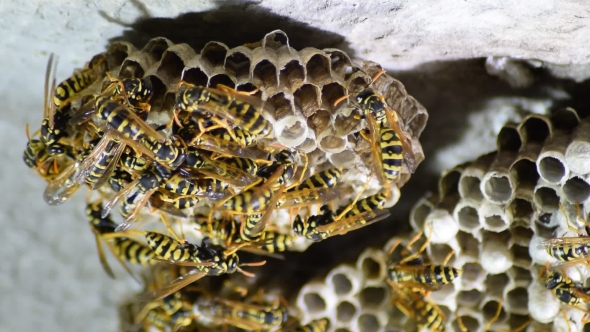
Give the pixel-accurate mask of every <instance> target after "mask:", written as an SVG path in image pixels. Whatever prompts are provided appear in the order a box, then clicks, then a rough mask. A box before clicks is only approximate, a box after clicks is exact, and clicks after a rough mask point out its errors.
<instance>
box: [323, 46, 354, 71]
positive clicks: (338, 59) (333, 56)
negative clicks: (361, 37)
mask: <svg viewBox="0 0 590 332" xmlns="http://www.w3.org/2000/svg"><path fill="white" fill-rule="evenodd" d="M326 53H328V55H330V62H331V67H332V72H333V74H335V75H340V76H343V75H344V73H345V72H346V69H347V68H350V66H351V64H350V58H349V57H348V55H347V54H346V53H344V52H342V51H339V50H331V51H327V52H326Z"/></svg>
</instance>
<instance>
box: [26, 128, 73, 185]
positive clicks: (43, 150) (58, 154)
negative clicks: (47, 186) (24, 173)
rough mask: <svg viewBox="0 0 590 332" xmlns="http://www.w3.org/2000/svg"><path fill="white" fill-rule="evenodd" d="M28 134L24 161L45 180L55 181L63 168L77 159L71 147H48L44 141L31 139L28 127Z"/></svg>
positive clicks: (58, 145)
mask: <svg viewBox="0 0 590 332" xmlns="http://www.w3.org/2000/svg"><path fill="white" fill-rule="evenodd" d="M26 133H27V138H28V142H27V146H26V148H25V151H24V153H23V161H24V162H25V164H26V165H27V167H29V168H34V169H35V171H36V172H37V173H38V174H39V175H40V176H41V177H42V178H43V179H44V180H46V181H51V180H53V179H54V178H55V177H56V176H58V175H59V172H60V168H61V167H62V166H67V164H68V163H69V162H70V161H73V160H75V159H76V153H75V151H74V149H72V148H71V147H70V146H67V145H63V144H53V145H52V146H50V147H48V146H46V145H45V143H43V141H41V140H38V139H34V138H33V139H32V138H31V137H30V135H29V130H28V126H27V129H26Z"/></svg>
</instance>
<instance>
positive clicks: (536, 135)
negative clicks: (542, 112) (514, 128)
mask: <svg viewBox="0 0 590 332" xmlns="http://www.w3.org/2000/svg"><path fill="white" fill-rule="evenodd" d="M519 132H520V135H521V137H522V138H523V140H524V141H526V142H536V143H539V144H540V143H543V142H544V141H545V139H547V137H549V135H550V129H549V124H548V123H547V120H545V119H543V118H540V117H538V116H536V115H531V116H529V117H528V118H527V119H525V120H524V121H523V122H522V124H521V125H520V126H519Z"/></svg>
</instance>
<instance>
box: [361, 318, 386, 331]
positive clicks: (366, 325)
mask: <svg viewBox="0 0 590 332" xmlns="http://www.w3.org/2000/svg"><path fill="white" fill-rule="evenodd" d="M357 324H358V329H359V331H360V332H376V331H379V329H380V328H381V326H380V324H379V321H378V320H377V317H375V316H374V315H371V314H362V315H360V317H359V319H358V323H357Z"/></svg>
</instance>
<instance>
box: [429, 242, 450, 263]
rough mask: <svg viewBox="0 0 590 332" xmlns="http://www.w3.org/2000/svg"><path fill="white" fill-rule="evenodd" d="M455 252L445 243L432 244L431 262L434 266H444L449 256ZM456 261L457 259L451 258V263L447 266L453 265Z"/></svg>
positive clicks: (430, 247)
mask: <svg viewBox="0 0 590 332" xmlns="http://www.w3.org/2000/svg"><path fill="white" fill-rule="evenodd" d="M451 251H453V248H451V247H450V246H449V245H447V244H444V243H437V244H430V246H429V248H428V253H429V255H430V260H431V263H432V264H437V265H439V264H443V263H445V259H446V258H447V257H448V256H449V254H450V253H451ZM454 261H455V257H454V255H453V257H451V259H450V261H449V262H448V263H447V265H453V262H454Z"/></svg>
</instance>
